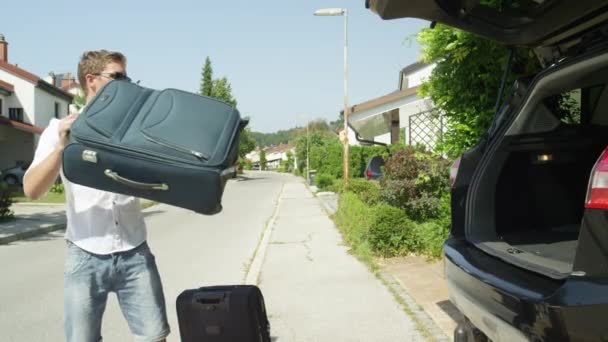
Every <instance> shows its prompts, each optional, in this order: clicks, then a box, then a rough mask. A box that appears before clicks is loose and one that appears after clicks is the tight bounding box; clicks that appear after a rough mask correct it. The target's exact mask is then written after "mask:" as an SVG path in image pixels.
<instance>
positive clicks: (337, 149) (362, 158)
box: [304, 138, 389, 178]
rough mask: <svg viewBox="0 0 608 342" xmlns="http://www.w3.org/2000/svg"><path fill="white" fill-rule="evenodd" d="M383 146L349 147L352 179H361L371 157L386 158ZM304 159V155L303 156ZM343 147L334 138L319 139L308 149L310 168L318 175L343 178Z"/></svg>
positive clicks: (386, 153) (385, 150) (386, 151)
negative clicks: (323, 174)
mask: <svg viewBox="0 0 608 342" xmlns="http://www.w3.org/2000/svg"><path fill="white" fill-rule="evenodd" d="M388 154H389V152H388V149H387V148H386V147H384V146H350V147H349V152H348V156H349V158H348V168H349V175H350V177H353V178H358V177H363V173H364V172H365V167H366V166H367V163H369V161H370V159H372V157H373V156H377V155H379V156H382V157H384V158H386V157H388ZM304 158H306V155H305V154H304ZM343 162H344V146H343V145H342V143H341V142H340V140H338V139H336V138H324V139H320V140H319V141H318V142H317V143H316V144H315V145H313V146H311V147H310V168H311V169H312V170H317V172H318V173H325V174H329V175H332V176H334V177H335V178H340V177H343V176H344V167H343V165H344V164H343Z"/></svg>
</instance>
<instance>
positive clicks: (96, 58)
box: [78, 50, 127, 96]
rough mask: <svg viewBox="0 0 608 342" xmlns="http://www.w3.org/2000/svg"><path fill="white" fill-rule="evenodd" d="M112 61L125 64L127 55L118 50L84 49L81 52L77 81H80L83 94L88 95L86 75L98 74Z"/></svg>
mask: <svg viewBox="0 0 608 342" xmlns="http://www.w3.org/2000/svg"><path fill="white" fill-rule="evenodd" d="M112 62H115V63H120V64H122V65H125V66H126V65H127V57H125V56H124V55H123V54H122V53H120V52H116V51H108V50H97V51H86V52H85V53H83V54H82V57H80V62H79V63H78V81H79V82H80V86H81V87H82V90H84V93H85V96H86V95H88V94H87V83H86V75H87V74H99V73H101V72H103V70H104V69H105V68H106V65H108V64H109V63H112Z"/></svg>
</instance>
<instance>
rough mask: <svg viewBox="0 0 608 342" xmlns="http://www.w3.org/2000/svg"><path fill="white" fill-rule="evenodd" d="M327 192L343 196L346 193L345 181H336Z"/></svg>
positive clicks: (338, 179)
mask: <svg viewBox="0 0 608 342" xmlns="http://www.w3.org/2000/svg"><path fill="white" fill-rule="evenodd" d="M327 190H329V191H332V192H335V193H337V194H341V193H342V192H344V180H343V179H342V178H336V179H334V181H333V183H332V184H331V185H330V186H329V188H327Z"/></svg>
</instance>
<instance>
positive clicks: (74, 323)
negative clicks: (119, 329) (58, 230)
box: [64, 241, 170, 342]
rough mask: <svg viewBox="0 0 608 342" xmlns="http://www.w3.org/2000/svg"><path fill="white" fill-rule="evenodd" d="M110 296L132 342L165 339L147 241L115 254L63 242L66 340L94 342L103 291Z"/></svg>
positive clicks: (164, 320) (162, 303)
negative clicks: (123, 320)
mask: <svg viewBox="0 0 608 342" xmlns="http://www.w3.org/2000/svg"><path fill="white" fill-rule="evenodd" d="M110 292H114V293H116V296H117V298H118V303H119V305H120V308H121V310H122V312H123V315H124V316H125V318H126V320H127V323H128V325H129V329H130V330H131V333H132V334H133V335H134V337H135V340H136V341H146V342H148V341H149V342H153V341H154V342H155V341H159V340H162V339H164V338H165V337H167V335H169V331H170V329H169V323H168V322H167V312H166V307H165V298H164V295H163V288H162V284H161V281H160V276H159V274H158V269H157V267H156V261H155V259H154V255H153V254H152V252H150V248H149V247H148V244H147V243H145V242H144V243H143V244H141V245H139V246H138V247H136V248H134V249H132V250H130V251H126V252H120V253H114V254H108V255H98V254H92V253H89V252H87V251H85V250H83V249H81V248H79V247H77V246H76V245H74V244H73V243H71V242H69V241H68V247H67V255H66V260H65V269H64V312H65V316H64V328H65V334H66V341H68V342H99V341H101V340H102V337H101V319H102V316H103V312H104V310H105V307H106V302H107V299H108V293H110Z"/></svg>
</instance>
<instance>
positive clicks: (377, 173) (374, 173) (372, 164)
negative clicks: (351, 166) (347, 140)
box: [364, 156, 384, 180]
mask: <svg viewBox="0 0 608 342" xmlns="http://www.w3.org/2000/svg"><path fill="white" fill-rule="evenodd" d="M382 166H384V159H382V157H380V156H373V157H372V159H370V160H369V163H367V166H366V167H365V172H364V174H365V178H366V179H367V180H370V179H378V178H380V177H382V176H383V175H384V173H383V172H382Z"/></svg>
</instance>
